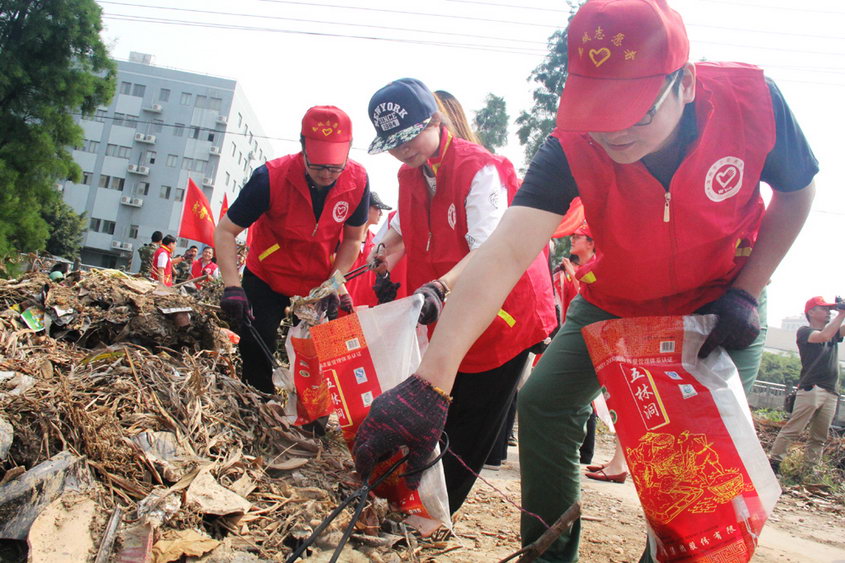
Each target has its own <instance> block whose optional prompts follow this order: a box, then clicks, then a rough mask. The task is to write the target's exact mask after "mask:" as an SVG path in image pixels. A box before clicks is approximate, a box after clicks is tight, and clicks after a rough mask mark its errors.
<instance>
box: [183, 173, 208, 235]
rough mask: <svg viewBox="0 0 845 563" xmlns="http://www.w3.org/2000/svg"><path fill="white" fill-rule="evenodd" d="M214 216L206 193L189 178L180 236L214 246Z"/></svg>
mask: <svg viewBox="0 0 845 563" xmlns="http://www.w3.org/2000/svg"><path fill="white" fill-rule="evenodd" d="M214 226H215V225H214V217H213V216H212V214H211V206H210V205H209V204H208V199H206V197H205V194H204V193H202V190H200V189H199V188H198V187H197V185H196V184H195V183H194V181H193V180H191V179H190V178H188V193H187V194H186V195H185V207H184V208H182V222H181V223H180V224H179V236H180V237H182V238H187V239H191V240H195V241H197V242H201V243H204V244H207V245H209V246H214Z"/></svg>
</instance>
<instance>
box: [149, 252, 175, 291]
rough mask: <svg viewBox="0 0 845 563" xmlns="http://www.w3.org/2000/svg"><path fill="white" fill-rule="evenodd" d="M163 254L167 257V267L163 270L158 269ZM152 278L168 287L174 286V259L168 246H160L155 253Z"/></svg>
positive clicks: (151, 272) (151, 269)
mask: <svg viewBox="0 0 845 563" xmlns="http://www.w3.org/2000/svg"><path fill="white" fill-rule="evenodd" d="M162 254H166V255H167V265H166V266H165V267H164V268H163V269H160V268H159V267H158V258H159V256H161V255H162ZM150 277H151V278H153V279H154V280H158V281H160V282H161V283H163V284H164V285H166V286H168V287H169V286H171V285H173V258H172V257H171V251H170V249H169V248H167V247H166V246H159V247H158V248H157V249H156V251H155V252H154V253H153V257H152V268H150Z"/></svg>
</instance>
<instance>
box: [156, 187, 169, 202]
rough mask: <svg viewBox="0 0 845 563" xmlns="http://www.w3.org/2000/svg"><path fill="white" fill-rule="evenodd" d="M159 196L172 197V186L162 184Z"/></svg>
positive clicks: (163, 197)
mask: <svg viewBox="0 0 845 563" xmlns="http://www.w3.org/2000/svg"><path fill="white" fill-rule="evenodd" d="M158 197H160V198H162V199H170V186H162V187H161V190H159V192H158Z"/></svg>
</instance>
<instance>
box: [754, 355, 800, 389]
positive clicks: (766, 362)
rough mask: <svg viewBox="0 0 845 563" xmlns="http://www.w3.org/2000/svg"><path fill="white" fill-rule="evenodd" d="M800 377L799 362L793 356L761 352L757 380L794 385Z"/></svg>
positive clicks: (796, 357)
mask: <svg viewBox="0 0 845 563" xmlns="http://www.w3.org/2000/svg"><path fill="white" fill-rule="evenodd" d="M800 375H801V360H800V359H799V358H798V356H796V355H795V354H787V355H782V354H773V353H772V352H763V358H762V360H761V362H760V371H759V372H758V373H757V379H758V380H760V381H770V382H772V383H783V384H785V385H795V384H796V383H798V378H799V376H800Z"/></svg>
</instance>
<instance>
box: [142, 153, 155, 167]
mask: <svg viewBox="0 0 845 563" xmlns="http://www.w3.org/2000/svg"><path fill="white" fill-rule="evenodd" d="M144 158H145V159H146V161H147V164H155V163H156V151H147V152H146V154H145V155H144Z"/></svg>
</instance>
